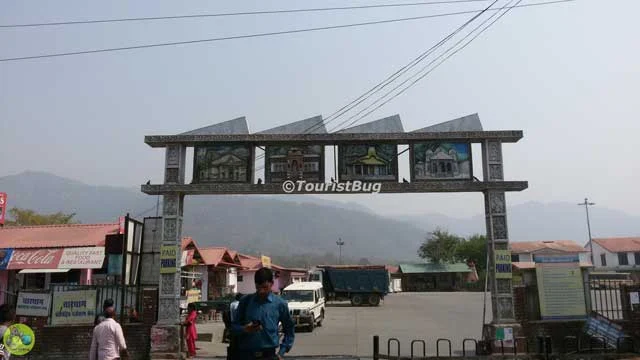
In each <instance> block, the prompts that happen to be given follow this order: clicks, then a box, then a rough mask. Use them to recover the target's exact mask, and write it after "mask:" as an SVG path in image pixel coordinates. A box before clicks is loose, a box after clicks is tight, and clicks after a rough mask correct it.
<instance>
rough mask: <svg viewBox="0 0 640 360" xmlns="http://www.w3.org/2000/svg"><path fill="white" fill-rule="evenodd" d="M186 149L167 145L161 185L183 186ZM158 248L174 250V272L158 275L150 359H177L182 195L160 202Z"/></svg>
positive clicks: (168, 195)
mask: <svg viewBox="0 0 640 360" xmlns="http://www.w3.org/2000/svg"><path fill="white" fill-rule="evenodd" d="M185 165H186V147H185V146H181V145H169V146H167V150H166V159H165V175H164V182H165V184H184V179H185ZM162 204H163V205H162V244H163V245H164V246H172V247H174V248H175V249H176V269H175V272H172V273H168V274H162V273H161V274H160V291H159V296H158V297H159V299H158V300H159V301H158V323H157V324H156V325H155V326H154V327H153V328H152V329H151V335H152V336H151V356H152V358H154V359H166V358H179V356H180V352H181V349H180V326H179V325H178V324H179V322H180V288H181V286H180V279H181V278H180V275H181V269H180V262H181V257H182V256H181V255H182V252H181V243H182V217H183V214H184V194H181V193H169V194H165V195H164V196H163V202H162Z"/></svg>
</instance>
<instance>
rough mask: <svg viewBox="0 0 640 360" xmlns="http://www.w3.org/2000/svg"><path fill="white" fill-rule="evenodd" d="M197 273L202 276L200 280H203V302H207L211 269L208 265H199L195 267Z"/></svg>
mask: <svg viewBox="0 0 640 360" xmlns="http://www.w3.org/2000/svg"><path fill="white" fill-rule="evenodd" d="M195 271H196V272H198V273H200V274H202V276H201V277H200V280H202V288H201V291H200V296H201V297H202V301H207V300H208V299H207V295H208V294H207V289H208V288H209V273H208V271H209V268H208V267H207V265H199V266H196V267H195Z"/></svg>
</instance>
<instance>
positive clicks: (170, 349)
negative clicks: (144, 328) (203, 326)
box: [151, 325, 184, 359]
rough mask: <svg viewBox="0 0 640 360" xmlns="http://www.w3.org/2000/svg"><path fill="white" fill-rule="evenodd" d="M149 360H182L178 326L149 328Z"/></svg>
mask: <svg viewBox="0 0 640 360" xmlns="http://www.w3.org/2000/svg"><path fill="white" fill-rule="evenodd" d="M151 359H184V356H183V354H182V349H181V346H180V326H179V325H154V326H153V327H151Z"/></svg>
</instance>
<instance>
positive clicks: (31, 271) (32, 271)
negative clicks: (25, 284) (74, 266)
mask: <svg viewBox="0 0 640 360" xmlns="http://www.w3.org/2000/svg"><path fill="white" fill-rule="evenodd" d="M69 270H71V269H22V270H20V271H18V274H42V273H66V272H69Z"/></svg>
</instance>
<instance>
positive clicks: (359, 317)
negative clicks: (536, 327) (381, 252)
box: [198, 292, 491, 357]
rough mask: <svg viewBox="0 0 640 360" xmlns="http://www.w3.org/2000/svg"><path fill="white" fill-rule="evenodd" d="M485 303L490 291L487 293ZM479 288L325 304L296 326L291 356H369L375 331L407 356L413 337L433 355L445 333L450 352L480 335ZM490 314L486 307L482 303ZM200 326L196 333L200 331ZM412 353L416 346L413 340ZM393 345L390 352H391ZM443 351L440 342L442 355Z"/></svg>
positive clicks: (214, 348)
mask: <svg viewBox="0 0 640 360" xmlns="http://www.w3.org/2000/svg"><path fill="white" fill-rule="evenodd" d="M487 301H488V302H490V296H489V295H488V296H487ZM482 303H483V294H482V293H464V292H452V293H399V294H392V295H389V296H388V297H387V298H386V299H385V302H384V304H381V305H380V306H379V307H351V306H349V305H347V304H337V305H335V306H329V307H327V309H326V316H327V317H326V319H325V322H324V324H323V326H322V327H318V328H316V329H315V330H314V331H313V333H309V332H305V330H302V329H301V330H300V331H298V332H297V333H296V341H295V345H294V348H293V350H292V351H291V353H290V354H289V355H290V356H292V357H293V356H301V355H351V356H362V357H371V354H372V351H373V345H372V343H373V336H374V335H379V336H380V341H381V344H380V350H381V351H382V352H384V353H386V351H387V339H389V338H397V339H399V340H400V343H401V354H402V355H407V356H408V355H410V352H411V349H410V343H411V341H412V340H414V339H423V340H426V341H427V353H429V354H435V352H436V339H438V338H450V339H452V341H453V342H454V344H453V351H454V353H455V352H456V350H457V351H460V350H461V349H462V339H464V338H476V339H479V338H480V337H481V331H482ZM487 319H488V320H490V319H491V306H490V304H489V306H488V307H487ZM200 329H202V330H200ZM204 331H205V330H204V325H203V326H199V332H204ZM214 342H216V343H198V346H199V347H201V348H203V350H204V351H205V352H206V353H207V354H208V355H222V354H223V351H224V344H219V343H218V342H219V340H217V339H214ZM415 349H416V355H418V354H421V351H422V350H421V348H420V349H419V346H418V345H417V344H416V346H415ZM396 351H397V350H396V348H395V347H393V348H392V354H395V353H396ZM443 353H444V354H447V349H446V345H445V344H444V343H442V344H441V354H443Z"/></svg>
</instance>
